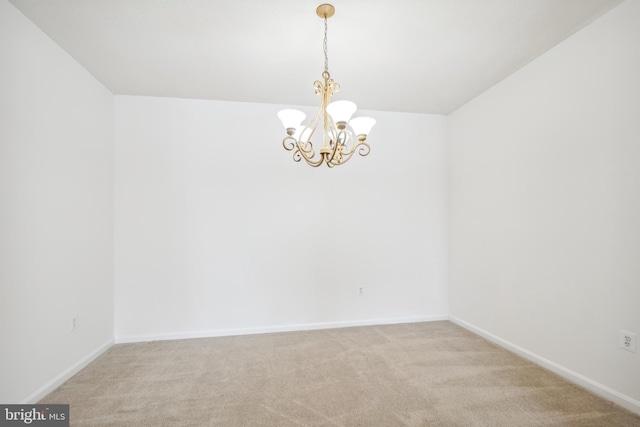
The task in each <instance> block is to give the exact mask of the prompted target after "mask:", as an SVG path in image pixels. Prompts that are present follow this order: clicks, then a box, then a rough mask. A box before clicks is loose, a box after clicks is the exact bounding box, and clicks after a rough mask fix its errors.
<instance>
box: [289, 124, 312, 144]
mask: <svg viewBox="0 0 640 427" xmlns="http://www.w3.org/2000/svg"><path fill="white" fill-rule="evenodd" d="M310 136H311V128H309V127H307V126H297V127H296V131H295V133H294V134H293V137H294V138H295V140H296V141H300V142H305V141H307V140H308V139H309V137H310Z"/></svg>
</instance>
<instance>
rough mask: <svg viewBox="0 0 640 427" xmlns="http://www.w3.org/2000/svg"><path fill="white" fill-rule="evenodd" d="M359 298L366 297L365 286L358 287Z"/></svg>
mask: <svg viewBox="0 0 640 427" xmlns="http://www.w3.org/2000/svg"><path fill="white" fill-rule="evenodd" d="M357 289H358V296H359V297H363V296H364V286H358V287H357Z"/></svg>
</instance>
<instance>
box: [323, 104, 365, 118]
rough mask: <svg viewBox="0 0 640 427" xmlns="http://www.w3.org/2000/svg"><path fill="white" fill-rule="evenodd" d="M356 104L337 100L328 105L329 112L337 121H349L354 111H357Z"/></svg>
mask: <svg viewBox="0 0 640 427" xmlns="http://www.w3.org/2000/svg"><path fill="white" fill-rule="evenodd" d="M357 108H358V107H356V104H354V103H353V102H351V101H336V102H332V103H331V104H329V105H327V113H329V115H330V116H331V118H332V119H333V121H334V122H335V123H339V122H345V123H346V122H348V121H349V119H350V118H351V116H353V113H355V112H356V109H357Z"/></svg>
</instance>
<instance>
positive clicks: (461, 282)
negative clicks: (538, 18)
mask: <svg viewBox="0 0 640 427" xmlns="http://www.w3.org/2000/svg"><path fill="white" fill-rule="evenodd" d="M639 22H640V2H639V1H635V0H634V1H627V2H625V3H623V4H622V5H621V6H618V7H617V8H615V9H613V10H612V11H611V12H609V13H608V14H606V15H605V16H603V17H601V18H600V19H598V20H597V21H595V22H594V23H593V24H591V25H590V26H588V27H586V28H585V29H583V30H582V31H580V32H578V33H576V34H575V35H574V36H572V37H571V38H569V39H568V40H566V41H564V42H563V43H561V44H560V45H558V46H556V47H555V48H554V49H552V50H550V51H548V52H547V53H545V54H544V55H542V56H541V57H539V58H538V59H536V60H535V61H533V62H532V63H531V64H529V65H527V66H526V67H524V68H523V69H521V70H520V71H518V72H517V73H515V74H514V75H512V76H510V77H509V78H508V79H506V80H505V81H503V82H502V83H500V84H498V85H497V86H495V87H493V88H492V89H490V90H489V91H487V92H486V93H484V94H483V95H481V96H480V97H478V98H476V99H474V100H473V101H472V102H470V103H469V104H467V105H465V106H464V107H462V108H461V109H459V110H458V111H456V112H455V113H453V114H452V115H451V116H450V153H449V158H450V165H449V167H450V236H449V237H450V264H449V271H450V282H449V284H450V299H451V301H450V304H451V307H450V309H451V310H450V312H451V315H452V316H453V318H454V319H455V320H457V321H460V322H462V323H463V324H465V325H467V326H469V327H471V328H474V329H476V330H477V331H480V332H483V333H485V334H487V335H490V336H492V337H494V338H495V339H498V340H502V341H503V343H507V344H509V345H512V346H515V347H517V348H519V349H521V350H524V351H525V352H529V354H530V355H534V356H535V357H538V358H539V360H542V361H544V360H547V361H549V362H550V365H555V366H556V367H557V368H559V369H560V370H565V372H568V373H569V374H570V375H574V377H575V378H578V379H579V378H580V376H583V377H586V378H583V379H584V380H585V381H584V382H586V383H595V386H596V388H600V390H601V391H602V390H604V391H609V392H611V395H614V396H618V397H620V399H618V402H619V403H621V402H622V403H623V404H625V405H626V406H627V407H629V408H632V409H634V410H635V411H638V410H640V402H639V401H640V353H635V354H633V353H629V352H626V351H623V350H621V349H619V348H618V331H619V329H622V328H624V329H627V330H630V331H632V332H635V333H636V334H638V335H637V336H638V337H640V305H639V304H640V77H639V76H640V49H639V43H640V25H638V23H639ZM515 347H514V348H515ZM610 397H611V396H610Z"/></svg>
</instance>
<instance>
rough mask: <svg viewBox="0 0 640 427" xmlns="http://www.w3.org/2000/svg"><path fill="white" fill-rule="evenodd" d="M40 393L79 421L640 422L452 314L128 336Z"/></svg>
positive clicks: (125, 423)
mask: <svg viewBox="0 0 640 427" xmlns="http://www.w3.org/2000/svg"><path fill="white" fill-rule="evenodd" d="M40 403H69V404H70V405H71V407H70V411H71V425H72V426H509V427H513V426H606V427H611V426H640V416H637V415H634V414H632V413H630V412H628V411H625V410H624V409H622V408H620V407H618V406H615V405H614V404H612V403H609V402H607V401H605V400H602V399H600V398H598V397H596V396H594V395H592V394H591V393H589V392H587V391H585V390H583V389H581V388H579V387H577V386H575V385H572V384H570V383H568V382H566V381H564V380H563V379H561V378H559V377H557V376H556V375H554V374H552V373H550V372H548V371H546V370H544V369H542V368H540V367H537V366H536V365H533V364H531V363H529V362H528V361H526V360H524V359H522V358H520V357H518V356H515V355H513V354H511V353H509V352H507V351H505V350H503V349H501V348H499V347H496V346H494V345H493V344H491V343H489V342H487V341H485V340H484V339H482V338H480V337H478V336H476V335H474V334H472V333H470V332H468V331H466V330H464V329H462V328H460V327H458V326H456V325H454V324H453V323H451V322H446V321H445V322H428V323H412V324H402V325H386V326H369V327H358V328H344V329H331V330H322V331H309V332H289V333H277V334H265V335H252V336H239V337H223V338H208V339H192V340H180V341H157V342H150V343H137V344H118V345H115V346H114V347H112V348H111V349H109V351H107V352H106V353H105V354H104V355H102V356H101V357H100V358H98V359H97V360H96V361H95V362H93V363H92V364H91V365H89V366H88V367H87V368H85V369H84V370H82V371H81V372H80V373H78V374H77V375H76V376H74V377H73V378H72V379H71V380H69V381H68V382H66V383H65V384H63V385H62V386H61V387H60V388H59V389H57V390H56V391H54V392H53V393H51V394H50V395H49V396H47V397H46V398H45V399H43V400H42V401H41V402H40Z"/></svg>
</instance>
